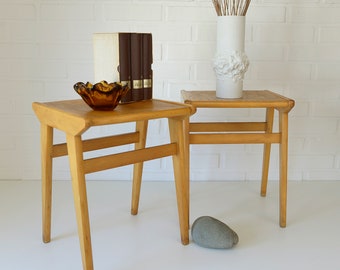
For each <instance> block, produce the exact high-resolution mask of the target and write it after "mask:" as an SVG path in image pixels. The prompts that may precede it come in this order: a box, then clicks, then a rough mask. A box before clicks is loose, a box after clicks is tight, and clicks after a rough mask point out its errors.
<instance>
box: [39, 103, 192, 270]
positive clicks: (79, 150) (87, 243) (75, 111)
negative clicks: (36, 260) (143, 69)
mask: <svg viewBox="0 0 340 270" xmlns="http://www.w3.org/2000/svg"><path fill="white" fill-rule="evenodd" d="M33 109H34V112H35V113H36V115H37V117H38V119H39V121H40V124H41V162H42V197H43V203H42V220H43V241H44V242H45V243H47V242H50V240H51V196H52V159H53V158H55V157H60V156H65V155H68V156H69V161H70V170H71V175H72V187H73V194H74V205H75V209H76V215H77V223H78V234H79V241H80V248H81V255H82V261H83V269H86V270H90V269H93V259H92V247H91V235H90V225H89V214H88V204H87V194H86V182H85V174H87V173H92V172H97V171H102V170H106V169H111V168H115V167H119V166H124V165H128V164H135V165H134V172H133V188H132V205H131V213H132V214H133V215H136V214H137V212H138V202H139V194H140V186H141V178H142V170H143V161H147V160H152V159H156V158H161V157H165V156H172V157H173V166H174V176H175V185H176V195H177V206H178V214H179V224H180V235H181V241H182V243H183V244H184V245H186V244H188V243H189V158H188V152H189V144H188V123H189V116H190V115H191V114H192V113H194V109H193V108H192V106H190V105H185V104H181V103H174V102H168V101H161V100H148V101H142V102H136V103H130V104H124V105H119V106H118V107H117V108H116V109H115V110H114V111H93V110H92V109H90V108H89V107H88V106H87V105H86V104H85V103H84V102H83V101H82V100H67V101H56V102H48V103H36V102H35V103H33ZM158 118H168V122H169V131H170V140H171V142H170V143H168V144H164V145H159V146H153V147H147V148H146V147H145V146H146V134H147V127H148V120H151V119H158ZM126 122H136V131H135V132H131V133H125V134H120V135H113V136H109V137H101V138H94V139H88V140H84V141H83V140H82V138H81V136H82V134H83V133H84V132H85V131H86V130H88V129H89V128H91V127H94V126H102V125H111V124H118V123H126ZM54 128H56V129H59V130H61V131H63V132H65V133H66V143H63V144H55V145H54V144H53V129H54ZM131 143H134V144H135V150H132V151H127V152H123V153H118V154H112V155H108V156H101V157H96V158H91V159H86V160H84V159H83V152H86V151H93V150H98V149H104V148H108V147H114V146H119V145H125V144H131Z"/></svg>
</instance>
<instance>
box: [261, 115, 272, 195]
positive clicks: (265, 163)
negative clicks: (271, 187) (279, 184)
mask: <svg viewBox="0 0 340 270" xmlns="http://www.w3.org/2000/svg"><path fill="white" fill-rule="evenodd" d="M273 121H274V108H267V110H266V123H267V128H266V133H272V131H273ZM270 150H271V143H265V144H264V148H263V163H262V181H261V196H263V197H265V196H266V194H267V183H268V171H269V161H270Z"/></svg>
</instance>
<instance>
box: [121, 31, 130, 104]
mask: <svg viewBox="0 0 340 270" xmlns="http://www.w3.org/2000/svg"><path fill="white" fill-rule="evenodd" d="M130 51H131V34H130V33H119V67H118V71H119V79H120V82H121V83H123V84H128V85H129V88H130V90H129V91H128V92H127V93H126V95H125V96H124V97H123V98H122V100H121V102H122V103H128V102H131V101H132V91H131V59H130V56H131V54H130Z"/></svg>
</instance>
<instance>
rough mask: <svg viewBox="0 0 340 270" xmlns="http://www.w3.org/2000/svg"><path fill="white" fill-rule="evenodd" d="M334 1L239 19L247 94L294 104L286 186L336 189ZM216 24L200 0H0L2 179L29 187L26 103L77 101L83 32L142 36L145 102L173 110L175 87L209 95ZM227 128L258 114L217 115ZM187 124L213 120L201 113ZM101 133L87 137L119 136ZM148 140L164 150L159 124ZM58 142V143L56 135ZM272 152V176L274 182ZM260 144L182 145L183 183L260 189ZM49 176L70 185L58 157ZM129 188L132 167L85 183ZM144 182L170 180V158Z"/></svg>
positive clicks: (32, 160)
mask: <svg viewBox="0 0 340 270" xmlns="http://www.w3.org/2000/svg"><path fill="white" fill-rule="evenodd" d="M339 14H340V1H338V0H253V1H252V3H251V6H250V8H249V11H248V15H247V28H246V50H247V53H248V56H249V58H250V61H251V67H250V70H249V71H248V73H247V77H246V80H245V87H246V88H248V89H270V90H273V91H275V92H278V93H280V94H283V95H286V96H289V97H291V98H293V99H295V100H296V107H295V108H294V109H293V111H292V112H291V114H290V133H289V134H290V147H289V149H290V152H289V164H290V166H289V178H290V179H292V180H340V76H339V75H340V64H339V61H340V49H339V48H340V16H339ZM215 22H216V16H215V13H214V10H213V6H212V4H211V1H210V0H186V1H184V0H172V1H170V0H159V1H156V0H153V1H152V0H145V1H144V0H115V1H107V0H86V1H80V0H68V1H65V0H54V1H48V0H15V1H13V0H1V3H0V79H1V86H2V87H1V89H0V91H1V93H2V98H1V99H0V122H1V133H0V179H39V178H40V155H39V149H40V146H39V123H38V121H37V119H36V118H35V116H34V114H33V112H32V110H31V103H32V102H33V101H49V100H58V99H70V98H78V96H77V94H76V93H75V92H74V91H73V87H72V86H73V84H74V83H75V82H77V81H92V80H93V77H94V76H93V57H92V33H94V32H119V31H138V32H152V34H153V40H154V76H155V82H154V96H155V97H157V98H163V99H170V100H177V101H180V90H181V89H188V90H195V89H213V88H214V84H215V78H214V73H213V71H212V68H211V59H212V57H213V54H214V46H215V38H216V37H215ZM225 114H226V117H227V119H229V120H234V119H236V120H244V119H260V117H261V115H262V111H257V110H226V111H225ZM195 118H196V119H205V120H209V119H217V118H218V119H223V117H222V116H221V112H216V111H213V110H205V111H203V112H202V114H200V115H199V116H198V115H196V116H195ZM131 128H132V127H131V125H124V126H119V127H118V128H111V127H102V128H98V129H95V130H93V131H91V132H90V133H89V134H88V136H92V135H96V134H106V133H108V134H109V133H111V132H113V131H117V130H129V129H131ZM150 133H151V135H150V137H149V143H157V142H162V141H165V140H166V139H167V138H168V135H167V123H166V121H163V120H162V121H156V122H153V123H151V125H150ZM55 137H56V141H63V139H64V135H63V134H62V133H60V132H57V133H56V135H55ZM277 154H278V148H277V146H274V147H273V154H272V166H271V168H270V179H277V178H278V168H279V166H278V157H277ZM261 155H262V147H261V146H259V145H225V146H220V145H218V146H216V145H204V146H198V145H195V146H191V157H192V162H191V175H192V179H193V180H258V179H260V176H261V160H262V157H261ZM54 172H55V174H54V177H55V178H56V179H69V177H70V176H69V171H68V161H67V158H60V159H57V160H56V161H55V166H54ZM88 177H89V178H90V179H130V178H131V166H128V167H123V168H118V169H115V170H113V171H106V172H101V173H97V174H92V175H89V176H88ZM144 179H146V180H169V179H172V164H171V159H170V158H164V159H161V160H156V161H152V162H148V163H146V165H145V175H144Z"/></svg>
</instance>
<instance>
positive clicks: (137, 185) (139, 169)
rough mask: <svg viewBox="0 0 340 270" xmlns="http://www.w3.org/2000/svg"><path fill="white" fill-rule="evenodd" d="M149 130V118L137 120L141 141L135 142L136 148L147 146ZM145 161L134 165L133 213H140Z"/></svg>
mask: <svg viewBox="0 0 340 270" xmlns="http://www.w3.org/2000/svg"><path fill="white" fill-rule="evenodd" d="M147 130H148V120H145V121H137V122H136V131H138V132H139V142H138V143H136V144H135V149H136V150H137V149H142V148H145V144H146V134H147ZM143 164H144V163H143V162H140V163H135V164H134V165H133V181H132V199H131V214H132V215H137V214H138V206H139V197H140V189H141V183H142V173H143Z"/></svg>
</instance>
